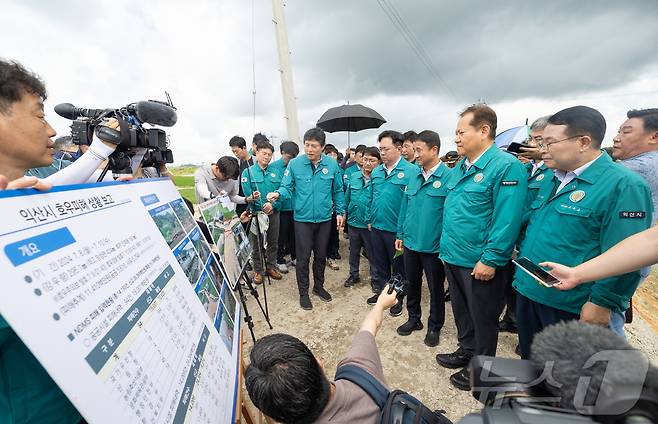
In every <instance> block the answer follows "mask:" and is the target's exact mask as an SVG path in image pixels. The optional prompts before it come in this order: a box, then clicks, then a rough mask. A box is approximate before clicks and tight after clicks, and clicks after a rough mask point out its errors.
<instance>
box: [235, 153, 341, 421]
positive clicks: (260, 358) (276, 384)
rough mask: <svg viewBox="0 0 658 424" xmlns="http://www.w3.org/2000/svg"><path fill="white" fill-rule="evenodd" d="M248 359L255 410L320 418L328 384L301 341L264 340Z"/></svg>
mask: <svg viewBox="0 0 658 424" xmlns="http://www.w3.org/2000/svg"><path fill="white" fill-rule="evenodd" d="M318 141H319V140H318ZM249 359H250V361H251V363H250V364H249V366H248V367H247V369H246V370H245V387H246V389H247V393H249V397H250V398H251V401H252V402H253V403H254V405H256V407H257V408H258V409H260V410H261V411H262V412H264V413H265V414H266V415H268V416H270V417H272V418H274V419H275V420H276V421H279V422H282V423H301V422H304V423H311V422H314V421H315V420H317V419H318V417H320V415H321V414H322V411H323V410H324V408H325V407H326V405H327V402H328V401H329V392H330V388H329V387H330V386H329V381H327V377H326V376H325V375H324V372H323V371H322V368H321V367H320V365H319V364H318V361H317V360H316V359H315V356H313V353H312V352H311V351H310V349H309V348H308V347H306V345H305V344H304V343H302V341H301V340H299V339H297V338H296V337H293V336H290V335H288V334H271V335H269V336H265V337H263V338H261V339H260V340H258V341H257V342H256V343H255V344H254V347H253V348H252V349H251V354H250V355H249Z"/></svg>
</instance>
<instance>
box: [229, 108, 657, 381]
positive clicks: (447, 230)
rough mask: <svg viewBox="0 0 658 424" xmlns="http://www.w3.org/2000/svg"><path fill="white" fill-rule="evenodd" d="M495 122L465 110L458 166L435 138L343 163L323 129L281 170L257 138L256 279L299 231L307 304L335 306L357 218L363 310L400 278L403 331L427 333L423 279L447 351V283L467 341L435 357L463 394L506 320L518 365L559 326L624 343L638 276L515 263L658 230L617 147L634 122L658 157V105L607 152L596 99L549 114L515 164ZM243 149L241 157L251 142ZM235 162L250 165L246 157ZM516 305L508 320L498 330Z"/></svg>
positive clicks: (354, 248)
mask: <svg viewBox="0 0 658 424" xmlns="http://www.w3.org/2000/svg"><path fill="white" fill-rule="evenodd" d="M496 125H497V117H496V114H495V112H494V111H493V110H492V109H491V108H490V107H489V106H487V105H484V104H475V105H472V106H470V107H468V108H467V109H465V110H464V111H463V112H462V113H461V114H460V115H459V120H458V122H457V127H456V131H455V143H456V145H457V152H458V154H459V155H460V156H461V157H462V160H461V161H459V163H457V164H456V166H454V168H451V167H449V166H447V165H446V163H444V162H443V161H442V160H441V159H442V158H441V157H440V154H439V152H440V148H441V143H440V139H439V135H438V134H437V133H436V132H434V131H429V130H426V131H422V132H420V133H418V134H416V133H415V132H411V131H410V132H407V133H405V134H401V133H399V132H397V131H390V130H387V131H384V132H382V133H381V134H380V135H379V136H378V139H377V141H378V147H365V146H359V147H358V148H357V149H356V151H355V154H354V158H353V163H352V164H350V163H348V167H347V168H345V169H343V168H342V167H341V166H340V165H339V163H338V162H337V161H336V160H335V159H334V157H335V156H333V157H332V156H330V155H326V154H323V152H324V151H326V150H324V147H325V134H324V132H323V131H322V130H321V129H319V128H313V129H310V130H308V131H307V132H306V133H305V134H304V153H305V154H304V155H301V156H299V157H294V156H296V152H295V154H294V155H287V157H286V156H284V157H283V158H282V159H280V160H279V161H277V162H275V163H272V164H270V160H271V158H272V154H273V152H274V147H273V146H272V145H271V144H270V143H269V141H267V140H266V139H265V140H255V142H254V144H253V146H252V149H253V151H254V152H255V156H256V161H255V162H254V163H252V164H250V165H248V168H246V167H245V168H244V169H243V170H242V173H241V176H240V186H241V190H242V193H243V194H244V195H246V196H247V200H246V202H251V201H253V202H254V206H255V207H254V208H252V209H253V210H255V211H256V212H257V214H256V216H258V215H266V216H267V217H268V218H269V226H267V221H268V220H267V219H265V220H260V221H259V223H260V225H261V226H262V225H263V223H265V226H266V227H267V230H266V231H263V233H264V237H262V239H261V243H263V244H264V245H265V246H267V248H266V249H265V255H264V256H265V260H261V262H264V263H265V264H266V269H264V268H263V267H262V266H260V265H255V271H256V276H257V277H256V278H257V279H258V282H262V276H261V277H260V278H259V277H258V276H259V275H264V274H265V273H267V275H270V276H271V277H273V278H280V274H279V273H278V272H277V268H276V265H277V262H278V261H277V259H281V258H280V257H279V258H277V254H276V252H277V250H278V248H279V247H280V246H277V243H278V242H281V243H283V244H285V245H287V246H290V241H288V240H285V241H284V237H288V238H290V234H291V229H292V228H294V230H292V233H294V248H293V249H292V251H293V252H294V253H293V252H290V249H289V248H288V249H287V251H288V252H290V253H293V254H294V255H295V256H296V267H295V272H296V277H297V285H298V289H299V303H300V306H301V307H302V308H303V309H307V310H310V309H312V308H313V305H312V302H311V296H310V294H313V295H315V296H317V297H318V298H320V299H321V300H323V301H326V302H329V301H331V300H332V297H331V294H330V293H329V292H328V291H327V290H326V288H325V284H324V283H325V266H326V260H327V249H328V246H329V244H330V243H329V239H330V234H331V232H332V231H337V230H338V229H339V228H342V227H343V225H344V223H346V224H347V227H348V234H349V240H350V243H349V244H350V273H349V275H348V277H347V280H346V281H345V287H351V286H354V285H355V284H358V283H359V282H360V281H361V278H360V276H359V259H360V256H361V255H362V254H364V256H366V257H367V258H368V260H369V269H370V278H371V286H372V289H373V292H374V294H373V296H372V297H370V298H369V299H367V303H368V304H370V305H374V304H376V303H377V298H378V296H379V294H380V292H381V291H382V290H383V289H384V287H385V285H386V283H387V282H388V281H389V280H390V279H391V278H399V279H402V280H405V281H406V282H408V285H407V286H408V289H407V293H406V294H407V296H406V299H407V302H406V308H407V312H408V319H407V321H406V322H405V323H403V324H402V325H400V326H399V327H398V329H397V332H398V334H400V335H401V336H406V335H409V334H411V333H412V332H413V331H417V330H421V329H423V328H424V323H423V321H422V311H421V292H422V290H421V289H422V276H423V274H424V275H425V279H426V281H427V284H428V288H429V293H430V300H429V314H428V319H427V332H426V335H425V339H424V342H425V344H426V345H428V346H437V345H438V344H439V336H440V331H441V329H442V327H443V325H444V322H445V306H444V305H445V303H444V287H443V284H444V280H445V279H446V278H447V281H448V287H449V293H450V299H451V305H452V309H453V315H454V317H455V324H456V327H457V335H458V346H457V349H456V350H455V351H454V352H451V353H440V354H438V355H437V356H436V360H437V362H438V363H439V365H441V366H443V367H447V368H453V369H458V371H457V372H456V373H454V374H453V375H452V376H451V377H450V382H451V383H452V384H453V385H454V386H455V387H457V388H459V389H462V390H468V389H469V381H468V363H469V362H470V359H471V358H472V357H473V356H474V355H491V356H495V355H496V349H497V343H498V333H499V331H500V329H501V328H503V327H501V325H502V324H507V325H506V327H505V328H507V329H508V330H509V329H510V327H511V328H512V331H514V332H516V331H518V334H519V347H518V350H517V351H518V352H519V354H520V355H521V357H522V358H528V357H529V355H530V347H531V343H532V340H533V337H534V335H535V334H536V333H537V332H539V331H541V330H542V329H543V328H544V327H546V326H548V325H551V324H554V323H556V322H559V321H563V320H571V319H580V320H583V321H586V322H590V323H594V324H599V325H603V326H609V327H610V328H611V329H612V330H613V331H615V332H617V333H618V334H619V335H622V336H623V319H624V311H625V310H626V309H628V307H629V301H630V298H631V296H632V295H633V293H634V291H635V289H636V288H637V286H638V284H639V283H640V279H641V273H640V272H639V271H638V272H631V273H628V274H624V275H622V276H619V277H612V278H608V279H604V280H599V281H595V282H593V283H588V284H582V285H580V286H578V287H576V288H574V289H573V290H568V291H567V290H560V288H559V285H558V286H554V287H548V286H545V285H542V284H540V283H539V282H538V281H537V280H536V279H535V278H534V277H532V276H531V275H530V274H528V273H526V272H523V271H521V270H519V269H516V268H515V266H514V265H513V264H512V262H511V261H512V259H513V258H516V257H519V258H521V257H525V258H527V259H529V260H530V261H531V262H534V263H535V264H537V263H539V262H543V261H552V262H558V263H563V264H566V265H576V264H579V263H582V262H585V261H587V260H588V259H590V258H592V257H594V256H597V255H599V254H600V253H602V252H603V251H605V250H607V249H608V248H610V247H611V246H613V245H614V244H616V243H617V242H619V241H621V240H623V239H624V238H626V237H628V236H630V235H632V234H635V233H637V232H640V231H642V230H644V229H646V228H648V227H649V226H651V224H652V216H653V211H654V207H655V202H654V201H653V200H652V191H653V198H654V199H655V198H656V192H657V191H658V187H657V185H658V178H652V177H651V175H650V172H644V173H643V172H641V171H640V172H633V171H631V170H630V169H628V168H627V167H626V166H623V162H624V161H623V160H622V161H621V162H622V163H621V164H620V163H616V162H615V159H628V158H622V157H620V155H621V152H620V149H621V147H619V146H621V138H622V137H626V138H628V136H627V135H626V134H627V133H628V131H629V128H631V127H632V129H633V130H634V131H636V132H637V135H636V138H638V140H637V141H636V143H637V144H638V146H639V147H638V146H635V150H636V153H637V155H644V154H647V153H651V152H655V151H658V133H657V132H658V111H657V110H656V109H648V110H643V111H630V112H629V119H628V120H627V121H626V122H625V123H624V124H623V125H622V126H621V127H620V130H619V134H618V135H617V136H616V137H615V146H618V147H617V150H613V151H612V157H611V156H610V155H609V154H608V153H606V152H604V151H602V150H601V142H602V141H603V138H604V135H605V130H606V122H605V119H604V117H603V116H602V115H601V114H600V113H599V112H598V111H597V110H595V109H592V108H589V107H586V106H575V107H571V108H567V109H564V110H562V111H559V112H557V113H555V114H554V115H551V116H547V117H544V118H540V119H538V120H537V121H536V122H535V123H534V124H533V125H532V126H531V128H530V135H529V137H528V140H527V143H526V148H524V149H523V150H524V152H525V153H526V154H523V153H522V154H521V155H519V157H517V155H513V154H510V153H509V152H507V151H505V150H503V149H500V148H498V147H497V146H496V145H495V143H494V138H495V135H496ZM626 143H627V144H628V143H629V142H626ZM290 144H293V143H290ZM240 148H241V149H242V150H244V151H245V152H246V145H245V144H244V140H243V141H242V145H241V146H240ZM288 148H289V146H287V147H286V149H288ZM638 149H639V150H638ZM234 150H235V149H234ZM627 150H628V148H627ZM237 153H243V152H241V151H239V152H237ZM282 153H283V148H282ZM236 156H237V157H238V158H239V159H240V161H241V162H244V159H246V158H247V155H244V156H243V157H240V156H239V155H237V154H236ZM652 158H654V156H650V157H647V158H645V159H646V160H651V159H652ZM408 159H409V160H408ZM646 160H645V162H646ZM646 163H647V164H648V165H647V166H649V167H650V168H655V166H656V164H657V163H656V161H655V160H653V162H646ZM654 175H655V174H654ZM643 177H644V178H643ZM261 193H262V194H261ZM249 196H251V197H252V198H253V197H255V198H256V199H255V200H254V199H252V198H249ZM284 204H285V205H287V208H288V211H287V212H288V213H289V214H290V218H292V221H294V223H291V225H289V226H288V227H287V230H286V231H285V232H283V231H281V230H280V228H279V227H280V226H279V224H278V222H279V217H278V214H279V213H282V212H279V211H281V210H283V205H284ZM332 218H333V219H332ZM334 226H335V227H334ZM332 227H334V228H332ZM284 251H286V250H285V249H284ZM311 253H313V265H312V271H313V272H312V277H313V285H312V288H311V280H310V276H309V274H310V269H309V265H310V258H311ZM254 259H256V260H255V261H254V262H258V259H257V258H256V257H255V258H254ZM403 307H404V299H403V298H398V301H397V304H396V305H394V306H393V307H392V308H391V311H390V313H391V315H393V316H397V315H400V314H401V312H402V309H403ZM505 308H506V309H507V311H506V313H505V319H504V320H505V321H507V322H506V323H505V322H503V323H501V322H499V320H500V316H501V313H502V312H503V310H504V309H505Z"/></svg>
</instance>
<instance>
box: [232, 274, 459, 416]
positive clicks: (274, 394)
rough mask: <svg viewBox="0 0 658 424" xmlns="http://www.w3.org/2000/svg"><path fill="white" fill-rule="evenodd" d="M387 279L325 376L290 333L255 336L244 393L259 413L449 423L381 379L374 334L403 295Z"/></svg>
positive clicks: (401, 288)
mask: <svg viewBox="0 0 658 424" xmlns="http://www.w3.org/2000/svg"><path fill="white" fill-rule="evenodd" d="M404 289H405V288H404V284H403V282H402V281H397V280H391V282H389V285H388V290H383V291H382V292H381V294H380V295H379V298H378V299H377V303H376V304H375V305H374V307H373V309H372V310H371V311H370V312H369V313H368V315H367V316H366V318H365V319H364V320H363V323H362V324H361V328H360V330H359V332H358V333H357V334H356V336H354V338H353V339H352V346H351V348H350V350H349V351H348V353H347V355H346V356H345V358H343V360H341V361H340V362H339V364H338V369H337V371H336V377H335V379H334V381H330V380H329V379H328V378H327V376H326V375H325V372H324V369H323V365H322V363H321V361H320V360H318V359H317V358H316V357H315V356H314V355H313V353H312V352H311V351H310V349H309V348H308V347H307V346H306V345H305V344H304V343H303V342H302V341H301V340H299V339H297V338H296V337H293V336H290V335H288V334H272V335H269V336H265V337H263V338H262V339H260V340H258V341H257V342H256V343H255V344H254V347H253V349H252V350H251V355H250V360H251V363H250V365H249V366H248V367H247V369H246V371H245V383H246V384H245V385H246V389H247V392H248V393H249V397H250V398H251V400H252V402H253V403H254V405H256V407H257V408H258V409H260V410H261V411H262V412H263V413H264V414H266V415H267V416H269V417H271V418H273V419H274V420H276V421H278V422H282V423H328V422H334V423H378V422H381V423H389V422H390V423H393V422H395V423H407V422H415V423H421V424H446V423H451V421H450V420H448V419H447V418H446V417H445V416H443V415H442V414H441V413H442V412H445V411H438V412H433V411H431V410H429V409H428V408H427V407H425V406H424V405H423V404H422V403H421V402H419V401H418V400H417V399H416V398H414V397H413V396H411V395H409V394H407V393H406V392H403V391H401V390H394V391H391V390H389V389H388V387H387V384H386V378H385V376H384V369H383V367H382V361H381V358H380V357H379V351H378V349H377V343H376V342H375V337H376V336H377V332H378V331H379V328H380V327H381V325H382V321H383V319H384V312H385V311H386V310H387V309H389V308H390V307H392V306H393V305H395V304H396V302H397V301H398V299H399V298H400V297H401V296H403V291H404Z"/></svg>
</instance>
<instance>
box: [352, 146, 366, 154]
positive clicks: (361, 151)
mask: <svg viewBox="0 0 658 424" xmlns="http://www.w3.org/2000/svg"><path fill="white" fill-rule="evenodd" d="M365 150H366V145H365V144H359V145H358V146H356V148H355V149H354V154H357V153H363V152H364V151H365Z"/></svg>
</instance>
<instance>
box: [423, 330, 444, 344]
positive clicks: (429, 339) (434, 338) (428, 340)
mask: <svg viewBox="0 0 658 424" xmlns="http://www.w3.org/2000/svg"><path fill="white" fill-rule="evenodd" d="M440 334H441V332H440V331H439V330H427V334H425V340H423V343H425V345H426V346H429V347H435V346H438V345H439V335H440Z"/></svg>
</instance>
